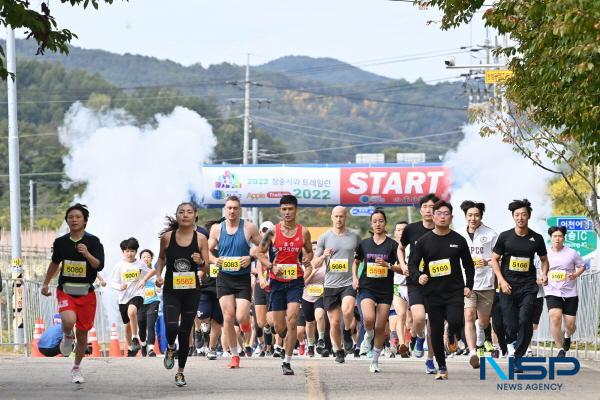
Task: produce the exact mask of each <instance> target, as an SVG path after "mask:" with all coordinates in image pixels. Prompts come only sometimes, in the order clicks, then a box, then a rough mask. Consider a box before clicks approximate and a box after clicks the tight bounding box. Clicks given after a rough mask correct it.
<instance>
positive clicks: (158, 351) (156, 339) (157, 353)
mask: <svg viewBox="0 0 600 400" xmlns="http://www.w3.org/2000/svg"><path fill="white" fill-rule="evenodd" d="M154 352H155V353H156V355H157V356H160V355H161V354H162V353H161V352H160V344H159V343H158V336H156V338H155V339H154Z"/></svg>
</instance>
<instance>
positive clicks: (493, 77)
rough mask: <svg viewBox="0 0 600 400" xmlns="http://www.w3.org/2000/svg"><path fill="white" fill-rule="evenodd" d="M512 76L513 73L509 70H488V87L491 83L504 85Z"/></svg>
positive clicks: (486, 72)
mask: <svg viewBox="0 0 600 400" xmlns="http://www.w3.org/2000/svg"><path fill="white" fill-rule="evenodd" d="M512 75H513V72H512V71H511V70H508V69H486V70H485V83H486V85H489V84H491V83H504V82H505V81H506V80H507V79H508V78H510V77H511V76H512Z"/></svg>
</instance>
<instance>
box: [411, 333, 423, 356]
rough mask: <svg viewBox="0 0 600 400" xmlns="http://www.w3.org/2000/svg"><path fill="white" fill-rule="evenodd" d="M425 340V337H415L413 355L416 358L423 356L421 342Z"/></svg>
mask: <svg viewBox="0 0 600 400" xmlns="http://www.w3.org/2000/svg"><path fill="white" fill-rule="evenodd" d="M424 342H425V338H420V337H417V342H416V343H415V349H414V350H413V353H414V355H415V357H417V358H421V357H423V354H424V353H423V343H424Z"/></svg>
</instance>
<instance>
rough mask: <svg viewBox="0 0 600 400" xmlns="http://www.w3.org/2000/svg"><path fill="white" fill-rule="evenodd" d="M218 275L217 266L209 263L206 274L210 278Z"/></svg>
mask: <svg viewBox="0 0 600 400" xmlns="http://www.w3.org/2000/svg"><path fill="white" fill-rule="evenodd" d="M218 275H219V266H218V265H215V264H210V269H209V270H208V276H210V277H211V278H216V277H217V276H218Z"/></svg>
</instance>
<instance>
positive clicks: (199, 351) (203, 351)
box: [196, 347, 206, 357]
mask: <svg viewBox="0 0 600 400" xmlns="http://www.w3.org/2000/svg"><path fill="white" fill-rule="evenodd" d="M196 354H198V357H204V356H206V347H201V348H199V349H197V350H196Z"/></svg>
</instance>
